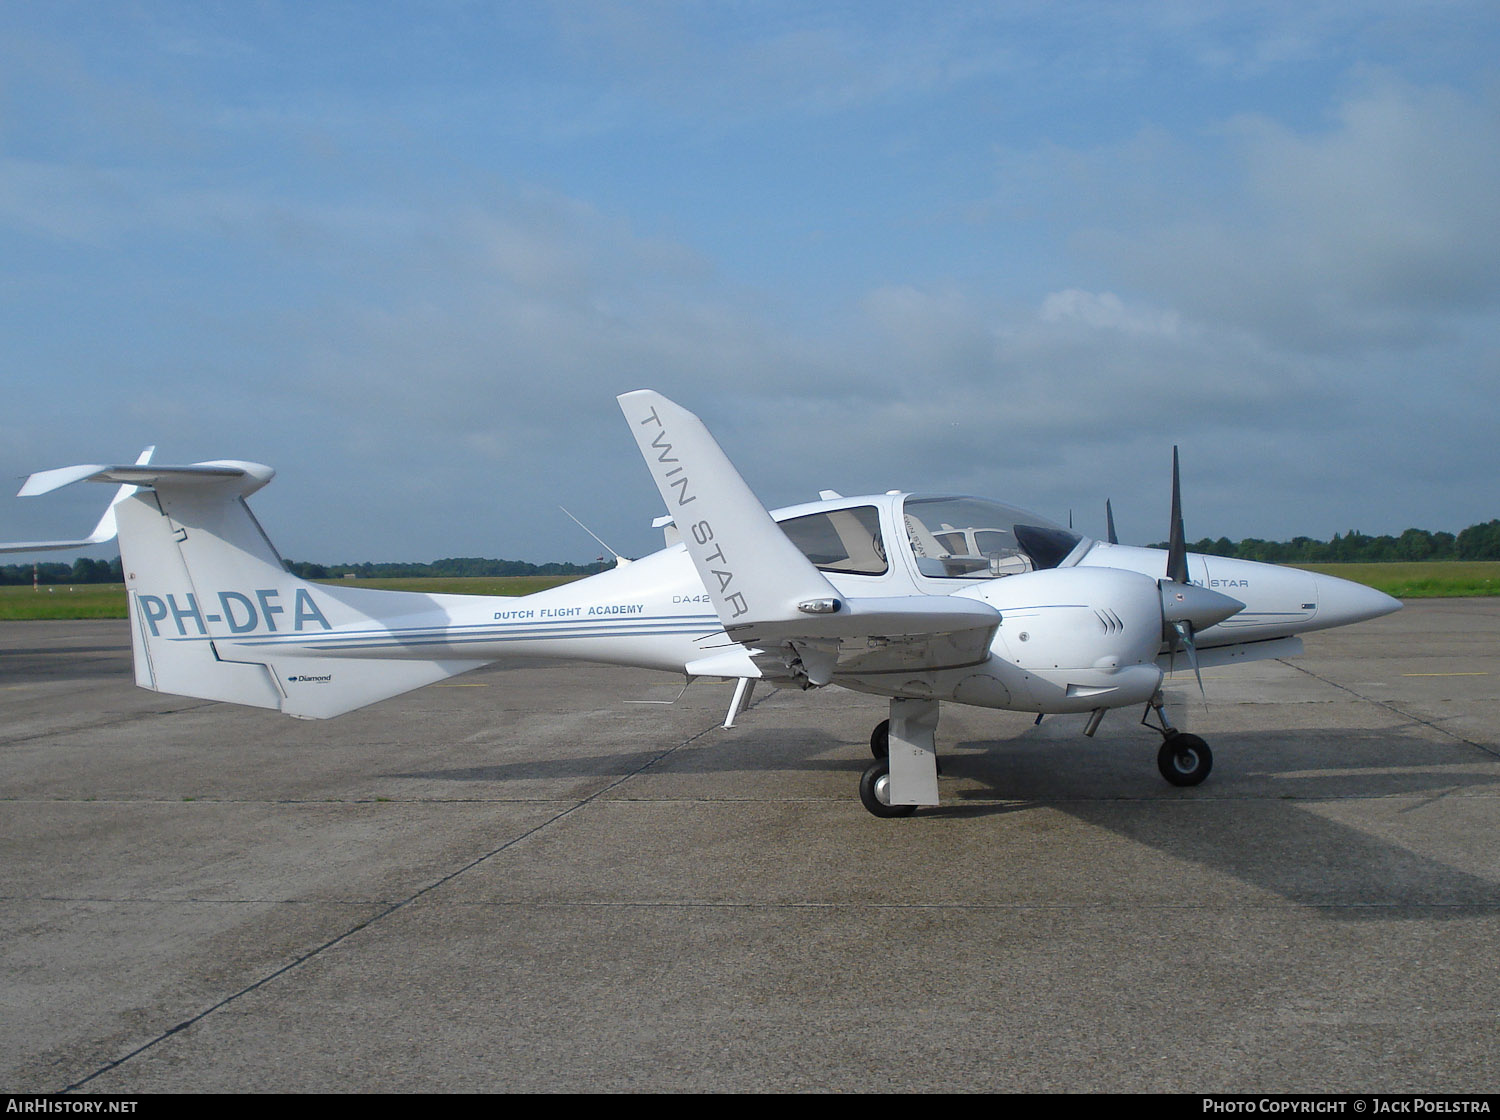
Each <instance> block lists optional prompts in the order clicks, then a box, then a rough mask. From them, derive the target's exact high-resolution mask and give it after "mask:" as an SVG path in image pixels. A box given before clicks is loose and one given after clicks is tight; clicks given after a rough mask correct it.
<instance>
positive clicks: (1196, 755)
mask: <svg viewBox="0 0 1500 1120" xmlns="http://www.w3.org/2000/svg"><path fill="white" fill-rule="evenodd" d="M1156 766H1157V769H1159V770H1160V771H1161V776H1162V777H1163V778H1165V779H1167V781H1169V782H1171V783H1172V784H1173V785H1174V786H1195V785H1197V784H1198V783H1199V782H1201V781H1203V779H1204V778H1206V777H1208V772H1209V771H1210V770H1212V769H1213V768H1214V755H1213V751H1211V750H1209V749H1208V744H1207V743H1205V742H1204V741H1203V740H1202V739H1200V738H1198V736H1196V735H1187V734H1184V733H1182V732H1178V733H1177V734H1175V735H1169V736H1167V739H1166V741H1165V742H1164V743H1162V745H1161V750H1160V751H1159V752H1157V755H1156Z"/></svg>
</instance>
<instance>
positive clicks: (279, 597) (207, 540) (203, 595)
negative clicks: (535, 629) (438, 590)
mask: <svg viewBox="0 0 1500 1120" xmlns="http://www.w3.org/2000/svg"><path fill="white" fill-rule="evenodd" d="M274 473H275V472H274V471H272V470H271V468H270V467H266V466H262V465H260V464H257V463H244V462H234V461H222V462H213V463H199V464H196V465H194V466H189V467H168V466H156V467H146V466H128V467H98V466H91V467H77V468H62V469H60V470H57V471H48V472H44V473H43V474H41V475H33V476H32V478H31V479H30V480H28V482H27V484H26V486H24V487H23V488H22V491H21V493H22V494H23V495H28V494H37V493H43V492H45V491H47V490H50V489H54V488H56V487H57V486H62V485H66V484H67V483H70V482H79V481H96V482H119V483H122V484H125V483H129V484H132V485H135V486H137V487H139V489H137V490H136V492H135V493H133V494H132V495H130V496H129V497H127V498H125V499H124V500H123V501H121V502H119V504H118V505H117V506H116V507H115V517H116V521H117V523H118V529H119V542H120V558H121V563H122V565H123V567H124V574H125V589H126V597H127V600H128V603H129V609H130V623H131V641H132V645H133V652H134V655H135V675H136V683H137V684H139V685H141V686H142V687H143V688H149V689H153V690H155V691H158V692H170V693H175V694H178V695H183V696H196V697H200V698H203V699H206V700H226V701H231V702H233V703H236V704H248V705H252V706H254V707H260V708H275V709H278V710H280V711H282V712H285V713H286V714H288V715H293V716H301V717H304V718H312V719H322V718H327V717H330V716H336V715H340V714H342V713H344V712H347V711H352V710H353V709H355V708H360V707H363V706H365V705H366V704H372V703H374V702H375V701H377V700H383V699H385V698H386V697H389V696H395V695H398V694H400V693H402V692H407V691H409V690H411V689H413V688H420V687H421V686H423V685H426V684H431V683H432V682H433V681H437V680H442V679H443V678H444V677H450V676H453V675H454V674H456V673H461V672H464V671H466V670H468V669H473V668H476V667H478V666H479V665H482V664H485V663H486V662H484V661H480V660H451V661H450V660H431V659H430V657H431V654H430V651H429V652H428V653H427V654H426V656H425V657H424V658H423V659H421V660H417V659H415V658H416V657H417V656H419V654H417V652H416V651H412V652H411V657H412V659H406V658H403V657H402V653H403V652H404V649H403V647H402V645H401V644H400V643H395V644H393V643H392V642H390V641H389V638H390V635H391V634H392V632H393V630H395V629H401V630H408V629H415V628H416V627H413V626H412V624H413V623H418V624H421V623H426V624H427V626H428V628H429V632H432V631H435V630H438V629H440V628H441V627H442V625H443V623H444V622H445V621H446V612H445V610H444V608H443V606H442V603H441V601H440V599H439V598H438V597H434V596H429V595H422V594H414V593H404V592H379V591H369V590H365V589H361V588H342V587H328V586H325V585H322V584H315V583H309V582H307V581H305V580H302V579H299V578H297V577H296V576H294V575H292V574H291V573H290V572H288V571H287V570H286V565H285V564H284V563H283V562H282V559H281V557H280V555H278V553H277V552H276V549H275V547H274V546H273V545H272V544H271V542H270V540H269V539H267V537H266V535H265V533H264V532H263V531H262V530H261V527H260V524H259V522H257V521H256V519H255V516H254V514H252V513H251V512H250V507H249V506H248V505H247V504H246V503H245V497H246V496H247V495H249V494H251V493H253V492H254V491H256V490H258V489H260V488H261V487H262V486H264V485H265V484H266V483H267V482H269V481H270V480H271V478H272V476H273V475H274ZM375 637H379V638H382V639H385V640H384V641H383V642H381V650H380V651H379V652H378V653H376V652H372V651H371V649H370V645H371V641H370V640H371V639H372V638H375ZM354 659H357V660H354Z"/></svg>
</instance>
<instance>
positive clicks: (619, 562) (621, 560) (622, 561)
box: [557, 506, 630, 568]
mask: <svg viewBox="0 0 1500 1120" xmlns="http://www.w3.org/2000/svg"><path fill="white" fill-rule="evenodd" d="M557 508H558V509H560V510H562V511H563V512H564V513H568V511H567V509H566V508H565V507H563V506H558V507H557ZM568 518H569V520H571V521H572V522H573V524H574V525H577V526H578V527H579V528H580V529H582V530H583V531H584V532H585V533H587V534H588V535H589V536H591V537H593V538H594V540H596V541H598V542H599V547H600V548H602V549H604V551H605V552H607V553H609V554H610V555H611V556H613V557H614V558H615V567H617V568H623V567H624V566H625V565H626V564H629V563H630V561H629V560H628V559H627V558H626V557H624V556H621V555H620V554H619V553H618V552H616V551H615V550H614V549H612V548H610V547H609V545H607V544H605V543H604V541H603V540H601V539H600V537H599V534H598V533H596V532H594V530H592V529H590V528H589V527H588V526H587V525H585V524H584V523H583V522H582V521H579V520H578V518H576V517H574V516H573V515H572V514H571V513H568Z"/></svg>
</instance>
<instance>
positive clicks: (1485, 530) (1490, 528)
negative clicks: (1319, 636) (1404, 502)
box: [1152, 521, 1500, 564]
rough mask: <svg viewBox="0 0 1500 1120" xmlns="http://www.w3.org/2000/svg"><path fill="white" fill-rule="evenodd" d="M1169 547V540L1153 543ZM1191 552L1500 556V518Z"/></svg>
mask: <svg viewBox="0 0 1500 1120" xmlns="http://www.w3.org/2000/svg"><path fill="white" fill-rule="evenodd" d="M1152 547H1153V548H1166V547H1167V546H1166V544H1165V543H1162V544H1157V545H1153V546H1152ZM1187 547H1188V551H1189V552H1198V553H1202V554H1204V555H1206V556H1230V557H1234V558H1235V559H1239V560H1260V561H1262V562H1264V563H1268V564H1381V563H1388V562H1391V561H1412V560H1500V521H1487V522H1485V523H1484V524H1482V525H1471V526H1469V527H1468V528H1467V529H1465V530H1464V531H1463V532H1461V533H1458V534H1454V533H1442V532H1438V533H1432V532H1428V531H1427V530H1426V529H1408V530H1406V532H1404V533H1402V534H1401V535H1400V536H1399V537H1392V536H1380V537H1372V536H1369V535H1367V534H1365V533H1361V532H1360V531H1359V530H1357V529H1355V530H1351V531H1350V532H1348V533H1335V534H1334V535H1333V537H1332V539H1330V540H1327V541H1317V540H1313V539H1312V538H1311V537H1294V538H1293V539H1292V540H1289V541H1263V540H1259V539H1257V538H1255V537H1246V538H1245V539H1244V540H1242V541H1232V540H1230V539H1229V538H1228V537H1220V538H1219V539H1218V540H1216V541H1214V540H1207V539H1204V540H1201V541H1194V542H1192V543H1190V544H1189V545H1188V546H1187Z"/></svg>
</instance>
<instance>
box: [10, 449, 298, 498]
mask: <svg viewBox="0 0 1500 1120" xmlns="http://www.w3.org/2000/svg"><path fill="white" fill-rule="evenodd" d="M275 476H276V472H275V471H274V470H272V469H271V468H270V467H267V466H264V465H262V464H260V463H244V462H240V461H238V460H232V459H224V460H219V461H216V462H211V463H194V464H192V465H191V466H185V467H168V466H147V465H142V464H137V463H126V464H120V465H115V466H103V465H100V464H98V463H89V464H84V465H82V466H76V467H56V468H54V469H52V470H50V471H37V473H36V474H34V475H32V476H31V477H30V478H28V479H27V480H26V482H25V483H24V484H23V485H22V486H21V490H20V492H19V494H18V495H17V496H18V497H22V498H32V497H35V496H36V495H38V494H46V493H49V492H51V491H53V490H57V489H60V488H62V487H64V486H70V485H72V484H73V483H75V482H117V483H121V484H123V485H127V486H151V487H155V486H160V485H166V486H173V487H206V486H220V487H226V488H230V489H232V490H233V491H234V492H235V493H238V494H239V495H240V496H241V497H244V496H245V495H247V494H253V493H255V491H257V490H259V489H260V488H261V487H262V486H264V485H265V484H266V483H268V482H270V481H271V479H272V478H274V477H275Z"/></svg>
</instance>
